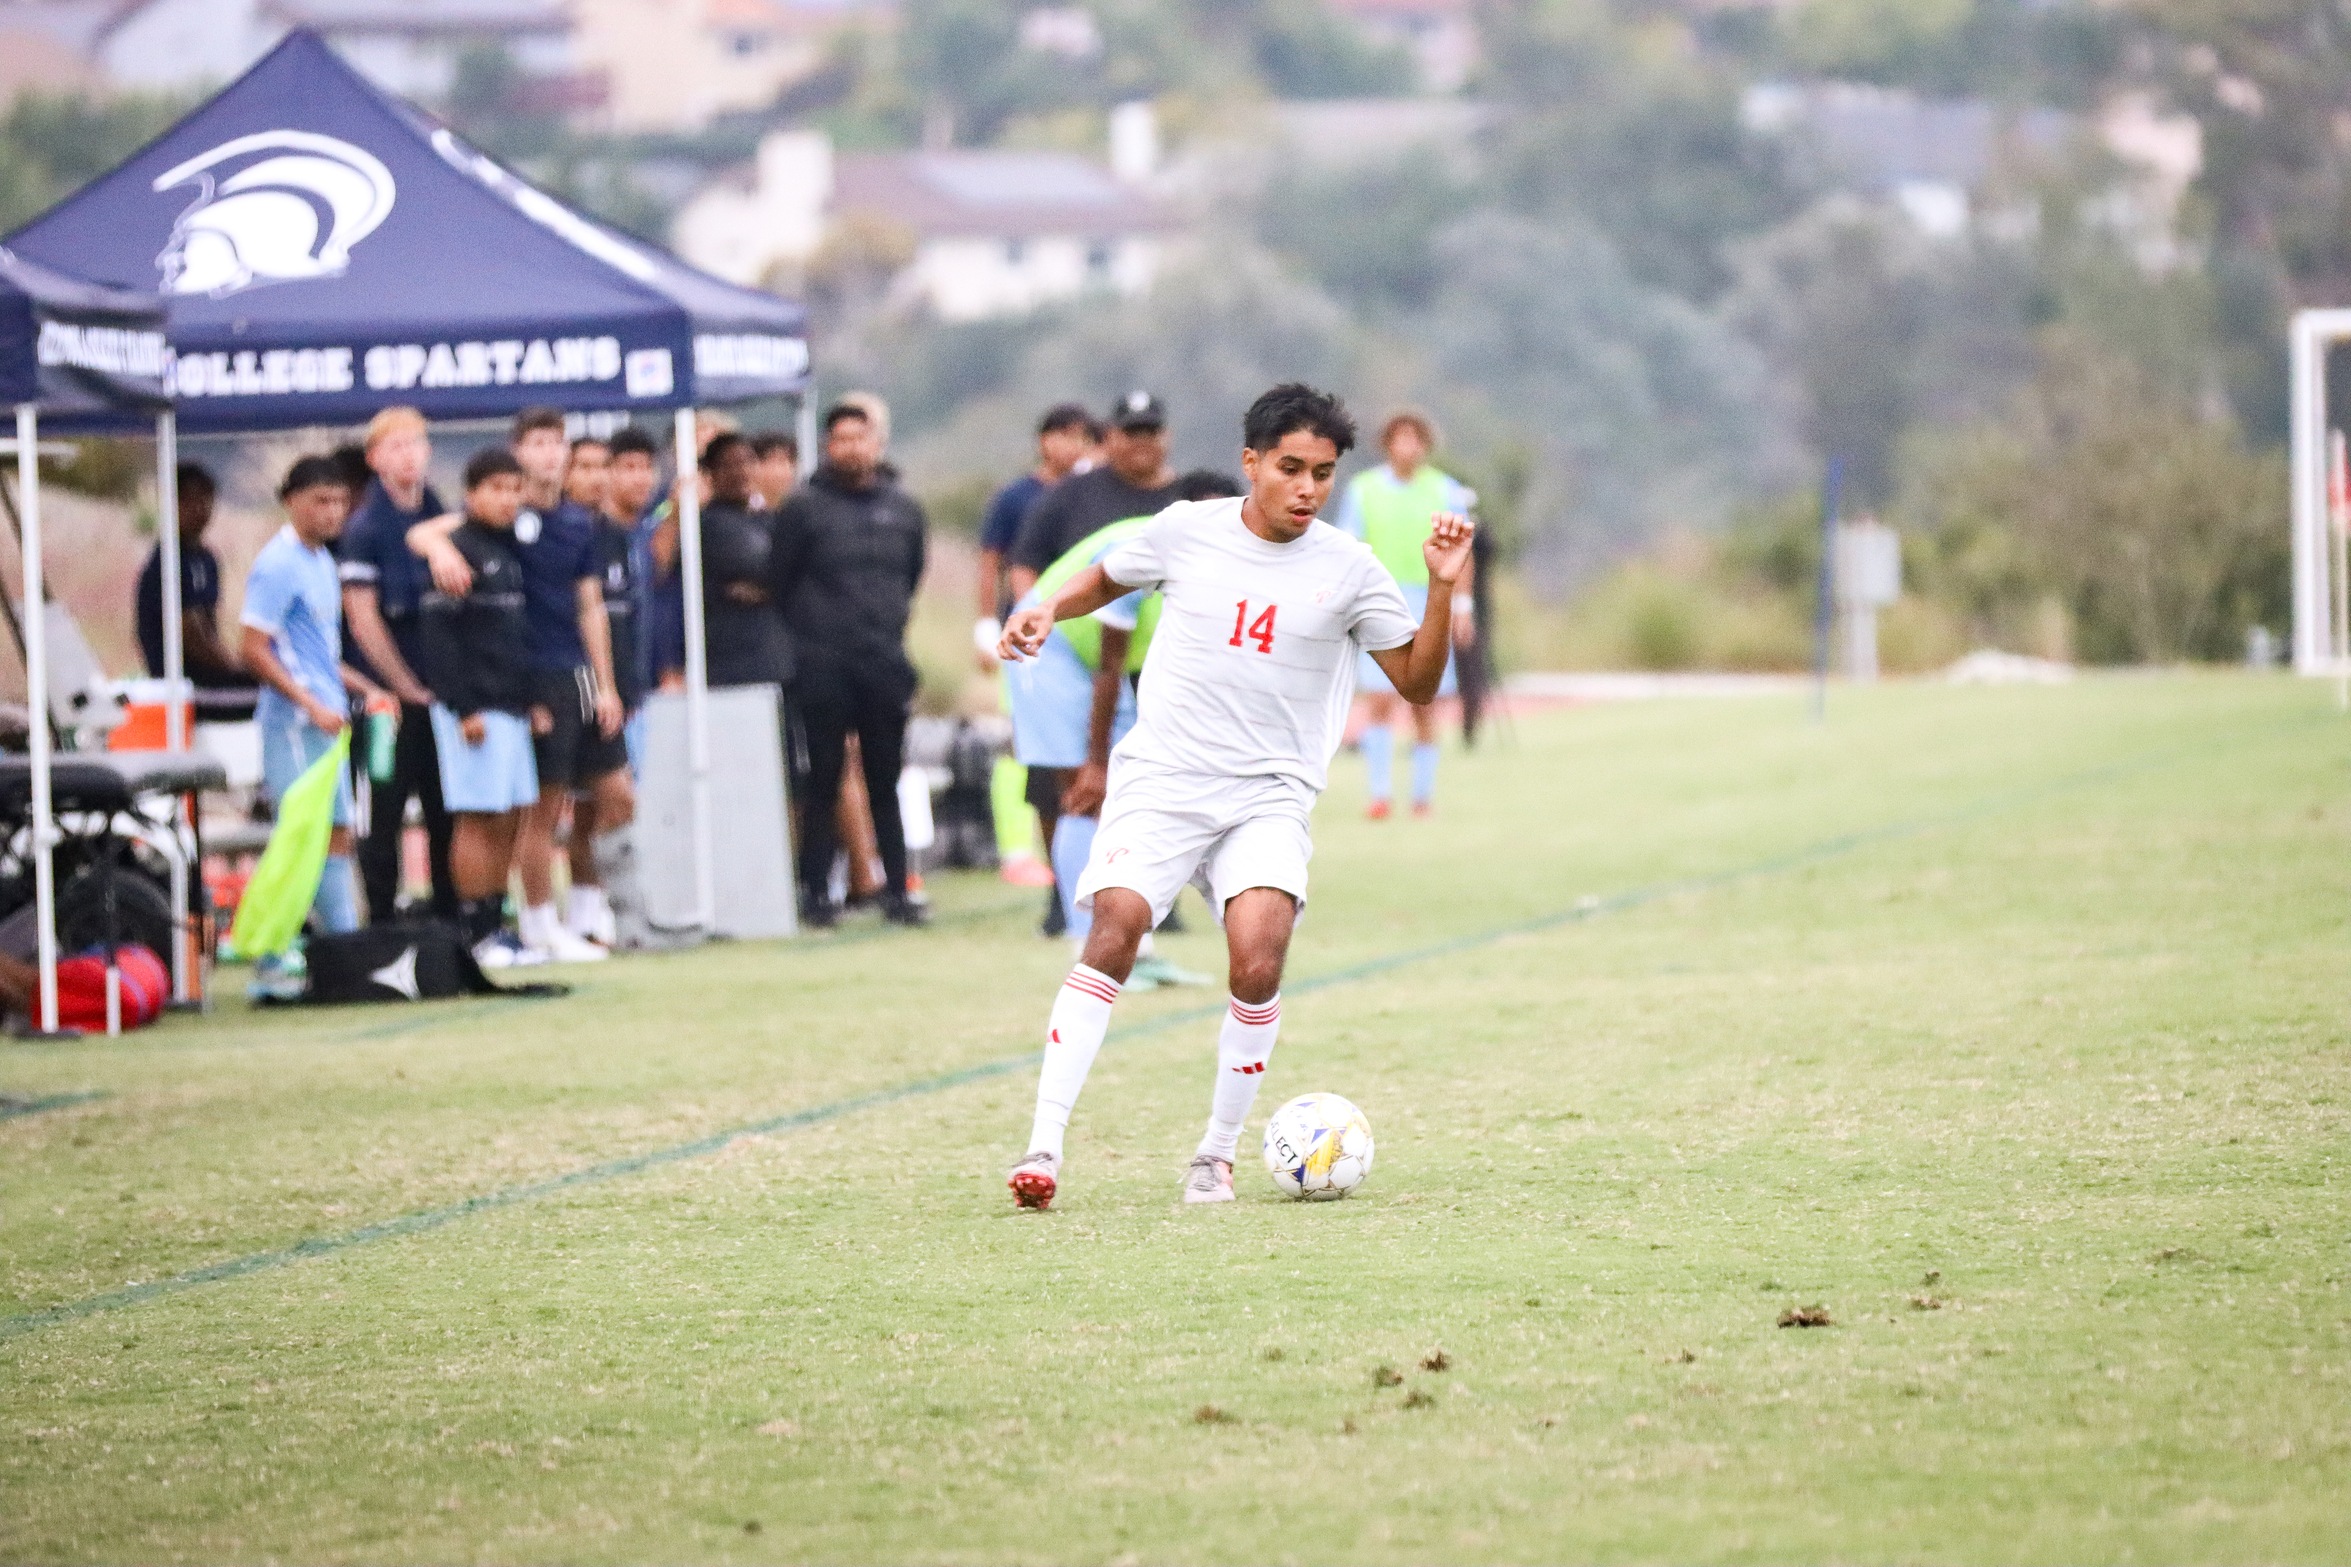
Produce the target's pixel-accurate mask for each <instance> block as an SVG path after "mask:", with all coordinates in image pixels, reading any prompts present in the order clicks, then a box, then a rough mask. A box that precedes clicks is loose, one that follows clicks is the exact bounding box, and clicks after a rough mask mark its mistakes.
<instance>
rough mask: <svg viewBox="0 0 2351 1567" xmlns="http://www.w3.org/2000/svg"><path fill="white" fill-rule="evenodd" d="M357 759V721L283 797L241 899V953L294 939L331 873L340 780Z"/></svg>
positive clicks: (270, 949) (270, 951)
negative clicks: (331, 842)
mask: <svg viewBox="0 0 2351 1567" xmlns="http://www.w3.org/2000/svg"><path fill="white" fill-rule="evenodd" d="M350 760H351V726H350V725H349V724H345V725H344V726H343V732H342V733H341V734H338V735H336V736H335V743H334V744H333V745H331V746H329V747H327V754H326V755H324V756H322V757H320V758H319V759H318V760H317V761H315V762H313V763H311V764H310V765H309V766H308V767H307V768H305V769H303V772H302V776H301V777H299V778H297V779H295V780H294V785H293V787H292V788H290V789H288V790H287V791H286V792H285V796H284V797H283V798H282V799H280V800H279V801H278V821H277V826H275V827H274V828H272V829H271V830H270V834H269V847H268V848H266V849H263V850H262V851H261V863H260V864H258V865H256V866H254V867H253V879H252V880H251V881H248V882H247V883H245V895H244V896H243V897H241V898H239V899H238V900H237V923H236V925H235V926H234V927H233V928H232V929H231V930H230V932H229V940H230V941H231V942H232V943H233V944H234V945H235V946H236V949H237V955H238V956H239V957H241V958H267V957H275V956H276V955H277V954H279V953H281V952H283V951H285V950H286V949H287V948H288V947H290V946H292V945H293V944H294V938H295V937H296V936H298V935H300V934H301V932H302V921H303V920H304V919H305V918H307V917H308V916H309V914H310V902H311V900H312V899H313V898H315V897H317V896H318V879H319V877H321V876H323V875H324V874H326V868H327V839H328V837H329V836H330V835H331V834H332V833H333V832H334V830H335V785H336V783H337V782H338V781H339V777H340V774H341V773H342V771H343V768H344V767H345V766H346V765H348V763H349V762H350Z"/></svg>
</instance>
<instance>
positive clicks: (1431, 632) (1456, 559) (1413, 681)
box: [1371, 512, 1477, 703]
mask: <svg viewBox="0 0 2351 1567" xmlns="http://www.w3.org/2000/svg"><path fill="white" fill-rule="evenodd" d="M1476 536H1477V528H1476V526H1475V525H1474V524H1472V523H1471V522H1470V520H1469V519H1468V518H1467V517H1464V516H1462V515H1461V514H1460V513H1458V512H1440V513H1439V514H1438V516H1437V519H1436V522H1435V525H1434V526H1433V527H1431V528H1430V530H1429V541H1428V543H1426V544H1424V545H1422V546H1421V558H1422V559H1423V560H1425V561H1427V562H1428V567H1429V607H1428V609H1427V611H1426V612H1425V613H1424V614H1423V615H1422V616H1421V621H1420V632H1419V634H1418V635H1417V636H1415V637H1414V638H1413V639H1412V640H1411V641H1410V642H1407V643H1405V644H1404V646H1402V647H1394V648H1388V649H1385V650H1384V651H1374V652H1373V653H1372V655H1371V656H1372V661H1373V662H1374V663H1376V664H1378V665H1379V666H1380V670H1381V672H1382V673H1383V674H1385V675H1386V676H1387V677H1388V681H1389V683H1390V684H1391V685H1393V686H1395V688H1396V694H1397V695H1399V696H1401V697H1403V698H1404V700H1405V701H1407V702H1412V703H1422V702H1430V701H1434V700H1435V699H1436V695H1437V687H1438V686H1439V685H1441V684H1442V683H1443V682H1444V679H1445V660H1446V659H1447V658H1448V657H1450V656H1451V654H1452V651H1453V593H1454V589H1455V587H1456V586H1457V585H1458V584H1459V583H1460V582H1461V581H1462V580H1463V574H1464V573H1465V572H1467V571H1468V570H1469V546H1470V541H1471V540H1472V539H1473V538H1475V537H1476Z"/></svg>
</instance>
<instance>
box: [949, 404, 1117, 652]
mask: <svg viewBox="0 0 2351 1567" xmlns="http://www.w3.org/2000/svg"><path fill="white" fill-rule="evenodd" d="M1092 432H1093V421H1092V420H1091V419H1089V418H1088V417H1087V416H1086V411H1085V410H1084V409H1083V408H1080V407H1079V406H1078V405H1077V404H1076V403H1056V404H1054V405H1053V406H1052V407H1051V408H1048V409H1046V410H1045V417H1044V418H1042V419H1040V420H1038V421H1037V462H1036V466H1035V467H1033V468H1031V469H1029V471H1028V472H1026V473H1024V474H1022V475H1021V476H1020V477H1019V478H1017V479H1015V480H1013V481H1012V482H1011V483H1010V484H1007V485H1006V486H1004V488H1002V489H1000V490H998V491H997V492H996V493H995V494H994V495H993V496H991V497H989V500H988V510H987V513H986V515H985V516H984V517H982V518H981V520H980V597H979V619H978V621H977V622H975V623H974V624H973V626H972V629H971V640H972V646H973V647H974V648H975V649H976V650H977V651H978V653H979V658H980V667H981V668H982V669H984V670H985V669H994V668H995V667H996V639H997V638H998V637H1000V636H1002V635H1003V634H1004V625H1003V621H1004V617H1005V616H1006V615H1008V614H1010V613H1012V601H1013V599H1014V598H1015V597H1016V595H1015V594H1013V593H1012V592H1010V591H1009V590H1008V588H1007V586H1006V583H1005V580H1004V563H1005V559H1006V557H1008V556H1009V555H1010V554H1011V553H1012V546H1013V544H1014V543H1015V542H1016V541H1017V540H1018V539H1019V538H1020V525H1021V523H1022V522H1024V521H1025V520H1027V518H1028V514H1029V509H1030V508H1031V507H1033V506H1035V505H1036V504H1037V502H1038V501H1039V500H1040V499H1042V498H1043V497H1044V494H1045V492H1046V491H1047V490H1050V489H1052V488H1053V487H1054V486H1055V485H1057V484H1059V483H1060V482H1061V481H1062V480H1064V479H1066V478H1068V477H1069V472H1070V470H1071V469H1072V468H1074V467H1076V466H1077V463H1078V459H1079V458H1081V457H1083V456H1085V455H1086V451H1087V448H1088V447H1090V446H1091V445H1092V444H1093V435H1092Z"/></svg>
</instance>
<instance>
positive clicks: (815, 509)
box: [773, 468, 929, 669]
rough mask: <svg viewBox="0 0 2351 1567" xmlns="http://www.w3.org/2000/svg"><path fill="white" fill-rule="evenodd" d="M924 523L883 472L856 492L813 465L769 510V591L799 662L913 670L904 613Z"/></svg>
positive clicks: (919, 565) (917, 572)
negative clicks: (772, 549) (780, 504)
mask: <svg viewBox="0 0 2351 1567" xmlns="http://www.w3.org/2000/svg"><path fill="white" fill-rule="evenodd" d="M928 531H929V523H928V521H927V520H926V519H925V518H924V516H923V511H922V506H921V504H920V503H919V502H917V501H916V500H915V499H914V497H913V496H911V495H908V494H907V493H906V492H905V491H904V490H902V489H900V488H898V485H897V482H896V477H895V475H894V474H893V473H892V472H891V471H890V470H889V469H887V468H885V469H883V470H882V471H881V472H880V473H878V474H876V475H875V476H874V478H873V481H872V482H871V483H870V484H867V485H866V486H865V487H863V488H857V487H854V486H852V485H851V484H850V483H849V482H848V481H847V480H846V479H844V478H843V477H842V476H841V475H840V474H839V473H837V472H835V471H834V470H833V469H831V468H819V469H818V470H817V471H816V473H815V475H814V476H813V477H812V478H810V479H809V481H808V482H807V483H806V484H804V485H802V486H800V488H799V489H798V490H795V491H794V492H793V493H792V496H791V498H790V499H789V500H787V501H785V502H784V504H783V507H782V509H780V510H779V511H778V512H777V513H776V528H775V565H774V583H775V589H774V594H773V597H774V599H775V602H776V605H777V606H778V607H779V608H780V609H781V610H782V611H783V616H784V624H785V626H787V627H788V628H790V630H791V633H792V645H793V650H794V652H795V654H796V655H797V657H798V659H799V662H800V666H801V667H802V668H803V669H805V668H808V667H810V666H812V665H822V664H853V665H854V664H863V665H868V666H872V665H884V666H887V667H890V668H906V669H911V668H912V667H913V666H912V665H911V664H909V663H908V662H907V659H906V646H905V644H906V619H907V616H908V615H909V614H910V613H911V612H912V610H913V608H914V590H915V587H916V585H917V584H919V583H920V582H921V581H922V570H923V564H924V558H925V556H924V552H925V549H926V535H927V533H928Z"/></svg>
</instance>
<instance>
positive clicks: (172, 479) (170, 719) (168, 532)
mask: <svg viewBox="0 0 2351 1567" xmlns="http://www.w3.org/2000/svg"><path fill="white" fill-rule="evenodd" d="M179 466H180V421H179V415H177V414H175V413H173V412H172V411H171V410H170V409H168V408H167V409H165V410H164V411H163V412H162V413H159V414H157V415H156V416H155V544H156V548H157V549H159V550H161V551H162V552H163V560H162V577H163V683H164V685H165V687H166V688H167V689H168V690H169V691H170V693H171V694H170V696H169V698H168V700H167V704H166V706H165V707H164V710H163V744H164V748H165V749H166V750H172V751H185V750H186V749H187V748H188V724H187V715H186V713H185V711H184V710H183V709H182V707H181V705H180V682H181V681H182V680H184V679H185V678H187V672H188V671H187V662H188V659H187V648H186V635H187V628H186V626H185V625H184V624H183V623H182V620H181V608H180V488H179Z"/></svg>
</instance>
